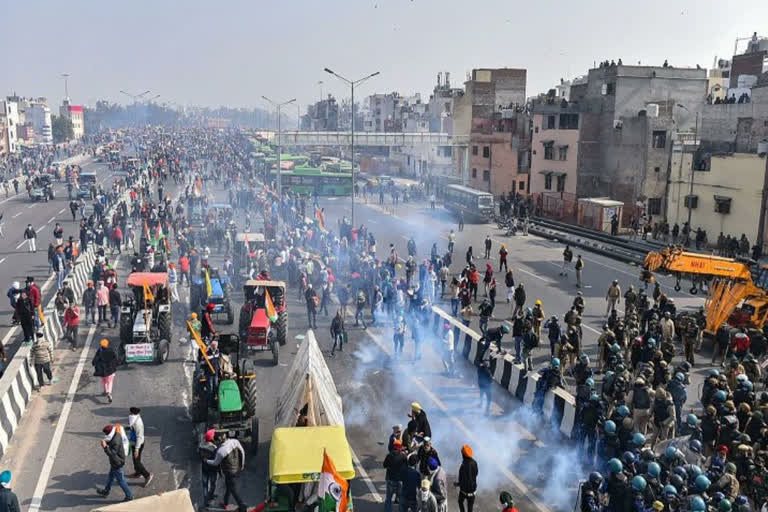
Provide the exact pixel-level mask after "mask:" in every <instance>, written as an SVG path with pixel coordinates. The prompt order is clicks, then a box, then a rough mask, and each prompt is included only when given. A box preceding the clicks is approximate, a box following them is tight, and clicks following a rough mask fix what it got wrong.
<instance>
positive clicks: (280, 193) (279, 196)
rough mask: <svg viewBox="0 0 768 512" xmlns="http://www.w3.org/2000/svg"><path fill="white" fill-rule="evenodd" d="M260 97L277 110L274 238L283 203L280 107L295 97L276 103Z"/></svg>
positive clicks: (278, 229)
mask: <svg viewBox="0 0 768 512" xmlns="http://www.w3.org/2000/svg"><path fill="white" fill-rule="evenodd" d="M261 98H262V99H263V100H265V101H267V102H269V103H270V104H271V105H272V106H273V107H275V109H276V110H277V218H276V219H275V238H277V233H279V232H280V207H281V206H282V203H283V186H282V180H281V179H280V167H281V165H280V163H281V162H280V160H281V159H280V157H281V155H280V153H281V150H282V148H281V147H280V109H281V108H282V107H283V106H284V105H288V104H291V103H293V102H294V101H296V98H293V99H291V100H288V101H284V102H282V103H277V102H276V101H272V100H271V99H269V98H267V97H266V96H262V97H261Z"/></svg>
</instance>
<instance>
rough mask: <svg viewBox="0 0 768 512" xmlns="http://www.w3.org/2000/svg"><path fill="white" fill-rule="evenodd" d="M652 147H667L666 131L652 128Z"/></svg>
mask: <svg viewBox="0 0 768 512" xmlns="http://www.w3.org/2000/svg"><path fill="white" fill-rule="evenodd" d="M653 147H654V149H664V148H665V147H667V132H666V131H664V130H653Z"/></svg>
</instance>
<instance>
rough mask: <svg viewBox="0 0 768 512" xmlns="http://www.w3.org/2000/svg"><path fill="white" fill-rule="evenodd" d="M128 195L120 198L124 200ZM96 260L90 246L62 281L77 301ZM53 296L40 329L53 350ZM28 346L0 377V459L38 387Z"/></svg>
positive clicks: (57, 333)
mask: <svg viewBox="0 0 768 512" xmlns="http://www.w3.org/2000/svg"><path fill="white" fill-rule="evenodd" d="M126 197H127V196H126V195H124V196H123V197H121V200H122V199H125V198H126ZM113 213H114V207H112V208H110V209H109V210H108V211H107V212H106V214H105V218H111V217H112V214H113ZM95 261H96V253H95V252H94V250H93V245H91V246H89V248H88V250H87V251H84V252H81V253H80V256H78V258H77V260H76V261H75V265H74V267H73V269H72V271H71V272H70V273H69V275H68V276H67V277H66V278H65V279H64V280H65V281H66V282H68V283H69V285H70V286H71V287H72V291H73V292H74V294H75V299H76V300H77V301H78V302H80V300H81V298H82V294H83V291H84V290H85V287H86V283H87V282H88V278H89V276H90V272H91V268H93V264H94V262H95ZM55 300H56V297H55V295H54V296H53V297H51V299H50V300H49V301H48V304H47V305H46V306H45V308H44V309H43V317H44V318H45V325H44V326H43V327H42V332H43V336H44V339H45V340H47V341H48V342H49V343H50V344H51V346H52V347H53V348H56V347H57V345H58V342H59V340H61V338H62V336H63V334H64V326H63V325H62V324H61V322H60V320H59V316H58V314H57V312H56V308H55V305H54V303H55ZM31 352H32V347H31V345H27V346H22V347H21V348H19V350H18V351H17V352H16V354H15V355H14V356H13V359H12V360H11V361H10V362H9V363H8V366H7V367H6V369H5V373H4V374H3V376H2V378H0V457H2V456H3V455H4V454H5V452H6V450H7V449H8V445H9V443H10V442H11V438H12V437H13V434H14V432H15V431H16V429H17V427H18V425H19V422H20V421H21V418H22V416H23V415H24V411H25V410H26V408H27V405H28V404H29V402H30V401H31V400H32V398H33V394H32V390H33V387H36V386H38V382H37V375H36V373H35V369H34V365H33V362H32V357H31Z"/></svg>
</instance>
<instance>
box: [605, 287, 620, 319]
mask: <svg viewBox="0 0 768 512" xmlns="http://www.w3.org/2000/svg"><path fill="white" fill-rule="evenodd" d="M620 300H621V287H620V286H619V281H618V280H616V279H614V280H613V283H612V284H611V286H609V287H608V291H607V292H606V294H605V301H606V302H607V303H608V307H607V308H606V309H605V316H606V317H607V316H609V315H610V314H611V311H614V310H615V309H616V306H617V305H618V304H619V301H620Z"/></svg>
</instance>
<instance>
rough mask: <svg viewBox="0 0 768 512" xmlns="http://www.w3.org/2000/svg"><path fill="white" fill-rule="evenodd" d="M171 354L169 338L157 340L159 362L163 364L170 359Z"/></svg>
mask: <svg viewBox="0 0 768 512" xmlns="http://www.w3.org/2000/svg"><path fill="white" fill-rule="evenodd" d="M170 354H171V344H170V343H168V340H166V339H161V340H160V341H158V342H157V364H163V363H165V362H166V361H168V356H169V355H170Z"/></svg>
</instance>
